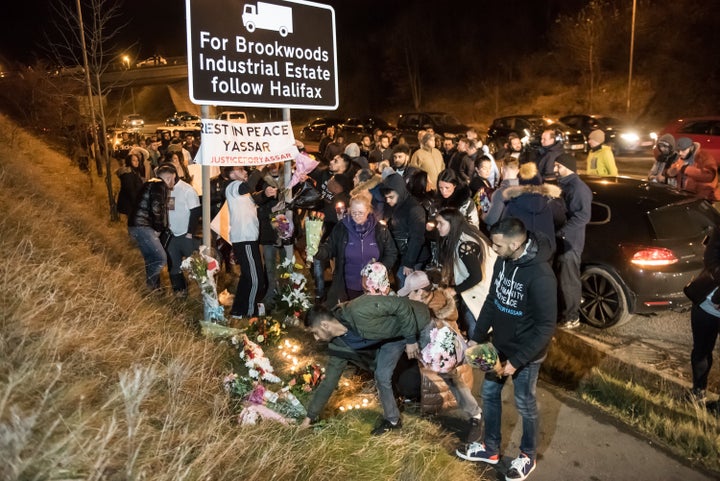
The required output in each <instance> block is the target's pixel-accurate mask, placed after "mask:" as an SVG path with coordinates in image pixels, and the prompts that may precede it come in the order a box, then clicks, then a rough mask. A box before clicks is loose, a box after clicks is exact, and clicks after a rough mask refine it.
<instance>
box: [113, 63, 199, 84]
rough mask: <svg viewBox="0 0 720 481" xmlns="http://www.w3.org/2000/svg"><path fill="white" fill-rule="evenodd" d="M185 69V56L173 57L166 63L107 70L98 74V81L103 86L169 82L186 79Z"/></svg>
mask: <svg viewBox="0 0 720 481" xmlns="http://www.w3.org/2000/svg"><path fill="white" fill-rule="evenodd" d="M187 69H188V67H187V60H186V59H185V57H175V58H172V59H168V65H158V66H154V67H137V68H130V69H124V70H113V71H107V72H105V73H104V74H102V75H101V76H100V83H101V84H102V86H103V88H105V87H113V88H116V87H140V86H143V85H157V84H171V83H174V82H178V81H181V80H185V81H187V77H188V71H187Z"/></svg>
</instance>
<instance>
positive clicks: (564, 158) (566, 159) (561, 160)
mask: <svg viewBox="0 0 720 481" xmlns="http://www.w3.org/2000/svg"><path fill="white" fill-rule="evenodd" d="M555 162H557V163H558V164H560V165H564V166H565V167H566V168H567V169H569V170H572V171H573V172H575V171H576V170H577V160H575V156H573V155H570V154H562V155H561V156H560V157H558V158H557V159H555Z"/></svg>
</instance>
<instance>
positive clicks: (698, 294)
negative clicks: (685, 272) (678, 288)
mask: <svg viewBox="0 0 720 481" xmlns="http://www.w3.org/2000/svg"><path fill="white" fill-rule="evenodd" d="M715 287H717V282H715V279H713V276H712V274H710V272H708V271H707V270H703V271H702V272H701V273H700V274H698V275H697V276H696V277H695V278H694V279H693V280H691V281H690V282H689V283H688V284H687V285H686V286H685V287H684V288H683V292H684V293H685V295H686V296H687V298H688V299H690V300H691V301H692V303H693V304H700V303H702V302H703V301H704V300H705V299H706V298H707V296H708V294H710V293H711V292H712V291H713V289H715Z"/></svg>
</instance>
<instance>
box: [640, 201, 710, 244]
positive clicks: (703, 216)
mask: <svg viewBox="0 0 720 481" xmlns="http://www.w3.org/2000/svg"><path fill="white" fill-rule="evenodd" d="M648 217H649V218H650V223H651V224H652V227H653V230H654V231H655V238H656V239H661V240H663V239H697V238H702V237H704V236H705V235H706V234H707V233H708V232H709V228H711V227H712V226H714V225H715V224H716V223H717V222H720V215H719V214H718V212H717V211H716V210H715V209H713V207H712V206H711V205H710V204H709V203H708V202H705V201H703V200H697V201H694V202H687V203H681V204H671V205H668V206H666V207H661V208H659V209H656V210H653V211H651V212H650V213H649V214H648Z"/></svg>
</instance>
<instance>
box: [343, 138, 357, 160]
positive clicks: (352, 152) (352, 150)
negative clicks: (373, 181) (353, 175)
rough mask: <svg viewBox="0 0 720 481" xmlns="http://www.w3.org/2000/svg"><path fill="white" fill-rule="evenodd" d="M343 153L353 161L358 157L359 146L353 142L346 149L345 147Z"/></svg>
mask: <svg viewBox="0 0 720 481" xmlns="http://www.w3.org/2000/svg"><path fill="white" fill-rule="evenodd" d="M345 153H346V154H347V155H348V156H349V157H352V158H353V159H354V158H355V157H360V146H358V144H356V143H355V142H353V143H352V144H348V145H347V147H345Z"/></svg>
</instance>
